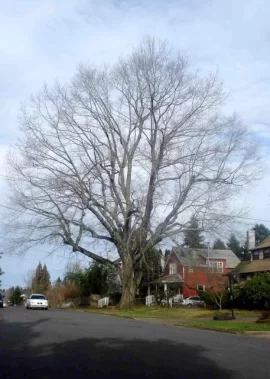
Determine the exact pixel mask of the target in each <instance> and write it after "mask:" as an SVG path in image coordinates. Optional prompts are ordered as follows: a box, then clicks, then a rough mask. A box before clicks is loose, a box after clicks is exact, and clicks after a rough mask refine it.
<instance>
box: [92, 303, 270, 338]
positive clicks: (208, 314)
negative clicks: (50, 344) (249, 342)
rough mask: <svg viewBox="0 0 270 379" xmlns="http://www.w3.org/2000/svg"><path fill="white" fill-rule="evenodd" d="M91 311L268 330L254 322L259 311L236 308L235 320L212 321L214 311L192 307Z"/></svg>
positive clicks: (225, 328)
mask: <svg viewBox="0 0 270 379" xmlns="http://www.w3.org/2000/svg"><path fill="white" fill-rule="evenodd" d="M85 311H87V312H91V313H98V314H102V315H110V316H116V317H125V318H135V319H144V320H145V319H149V320H153V321H154V322H157V323H160V324H163V325H164V324H168V325H174V326H184V327H192V328H199V329H209V330H217V331H224V332H225V331H227V332H237V333H245V332H249V331H254V332H255V331H261V332H264V331H270V324H268V325H267V324H256V323H255V322H254V321H255V320H256V319H257V317H258V316H259V313H260V312H256V311H245V310H236V311H235V316H236V320H232V321H214V320H212V317H213V314H214V312H213V311H211V310H206V309H194V308H191V309H190V308H160V307H137V308H132V309H117V308H115V309H87V310H85Z"/></svg>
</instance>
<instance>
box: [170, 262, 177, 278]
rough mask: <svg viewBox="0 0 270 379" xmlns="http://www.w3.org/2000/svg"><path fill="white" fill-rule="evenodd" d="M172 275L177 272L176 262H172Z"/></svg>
mask: <svg viewBox="0 0 270 379" xmlns="http://www.w3.org/2000/svg"><path fill="white" fill-rule="evenodd" d="M169 268H170V275H174V274H176V263H170V266H169Z"/></svg>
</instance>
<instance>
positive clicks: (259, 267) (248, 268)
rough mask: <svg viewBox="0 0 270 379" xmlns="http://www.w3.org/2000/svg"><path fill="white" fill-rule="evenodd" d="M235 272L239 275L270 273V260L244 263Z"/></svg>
mask: <svg viewBox="0 0 270 379" xmlns="http://www.w3.org/2000/svg"><path fill="white" fill-rule="evenodd" d="M233 271H234V272H238V273H239V274H249V273H254V272H264V271H270V259H256V260H255V261H243V262H241V263H240V264H239V265H238V266H237V267H236V268H235V269H234V270H233Z"/></svg>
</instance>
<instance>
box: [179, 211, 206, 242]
mask: <svg viewBox="0 0 270 379" xmlns="http://www.w3.org/2000/svg"><path fill="white" fill-rule="evenodd" d="M184 236H185V245H187V246H188V247H192V248H203V247H205V245H204V243H203V241H204V237H203V236H202V235H201V230H200V227H199V222H198V220H197V218H196V217H194V216H193V217H191V219H190V221H189V224H188V227H187V230H186V231H185V232H184Z"/></svg>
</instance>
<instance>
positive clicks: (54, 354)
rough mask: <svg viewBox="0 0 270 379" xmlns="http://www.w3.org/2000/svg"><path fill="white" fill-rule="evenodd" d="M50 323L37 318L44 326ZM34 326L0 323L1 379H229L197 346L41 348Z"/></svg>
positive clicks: (82, 343) (121, 342)
mask: <svg viewBox="0 0 270 379" xmlns="http://www.w3.org/2000/svg"><path fill="white" fill-rule="evenodd" d="M47 320H48V319H47V318H44V319H40V320H39V323H44V322H46V321H47ZM35 325H36V323H15V322H3V323H1V324H0V345H1V346H0V377H1V378H5V379H7V378H12V379H15V378H57V377H58V378H59V377H60V376H61V377H63V378H85V377H86V376H87V377H92V378H125V379H130V378H131V379H132V378H136V379H140V378H155V379H159V378H166V379H168V378H178V379H179V378H185V379H193V378H199V379H202V378H207V379H212V378H213V379H214V378H215V379H230V378H231V377H232V372H231V371H229V370H227V369H224V368H221V367H218V366H217V365H216V363H214V362H213V361H212V360H211V359H209V358H208V357H207V356H206V353H207V350H206V349H203V348H202V347H201V346H189V345H187V344H184V343H177V342H172V341H169V340H166V339H159V340H156V341H149V340H147V339H136V338H134V339H128V340H125V339H122V338H105V339H104V338H97V337H95V338H83V339H77V340H76V339H73V340H68V336H67V341H66V342H60V343H52V344H51V343H48V344H40V339H39V338H38V337H39V336H40V333H38V332H36V331H34V330H33V328H34V326H35Z"/></svg>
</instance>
